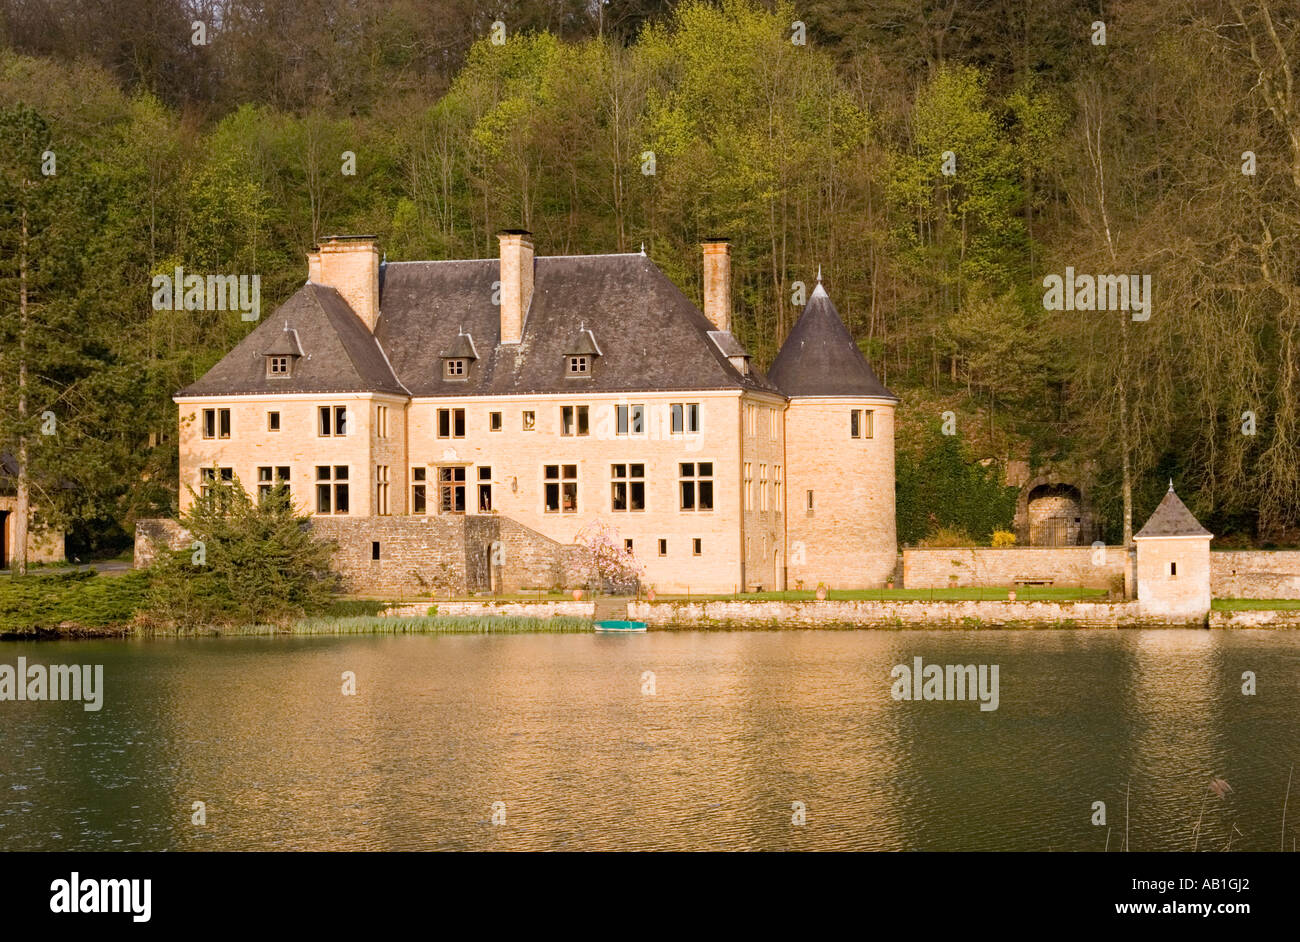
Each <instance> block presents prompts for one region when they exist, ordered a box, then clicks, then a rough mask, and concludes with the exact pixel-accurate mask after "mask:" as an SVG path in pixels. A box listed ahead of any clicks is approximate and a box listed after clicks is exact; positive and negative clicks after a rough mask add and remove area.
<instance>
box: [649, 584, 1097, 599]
mask: <svg viewBox="0 0 1300 942" xmlns="http://www.w3.org/2000/svg"><path fill="white" fill-rule="evenodd" d="M1009 591H1010V588H1009V587H1007V586H985V587H982V588H981V587H971V588H957V589H948V588H944V589H831V590H830V591H829V592H828V593H827V596H826V597H827V598H828V599H831V600H834V601H846V602H857V601H872V602H879V601H913V602H918V601H919V602H929V601H935V602H940V601H943V602H969V601H999V600H1005V599H1006V598H1007V593H1008V592H1009ZM1015 592H1016V601H1019V602H1042V601H1052V602H1070V601H1079V600H1084V599H1091V600H1094V601H1095V600H1099V599H1105V598H1106V590H1105V589H1085V588H1080V587H1078V586H1049V585H1031V586H1020V587H1019V588H1017V589H1016V590H1015ZM816 598H817V593H816V592H807V591H805V592H750V593H747V594H741V595H690V596H685V595H658V596H656V598H655V600H656V601H661V602H668V601H685V600H687V599H691V600H694V601H719V602H720V601H740V602H759V601H775V602H810V601H812V600H814V599H816Z"/></svg>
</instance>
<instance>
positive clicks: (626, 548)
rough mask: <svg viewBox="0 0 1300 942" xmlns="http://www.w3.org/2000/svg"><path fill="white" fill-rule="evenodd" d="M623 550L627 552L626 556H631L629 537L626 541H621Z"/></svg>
mask: <svg viewBox="0 0 1300 942" xmlns="http://www.w3.org/2000/svg"><path fill="white" fill-rule="evenodd" d="M623 549H624V550H626V551H627V554H628V555H629V556H631V555H632V539H631V537H629V538H628V539H626V540H624V541H623Z"/></svg>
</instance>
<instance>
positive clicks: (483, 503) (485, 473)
mask: <svg viewBox="0 0 1300 942" xmlns="http://www.w3.org/2000/svg"><path fill="white" fill-rule="evenodd" d="M478 512H479V513H481V514H490V513H491V512H492V469H491V468H488V467H480V468H479V469H478Z"/></svg>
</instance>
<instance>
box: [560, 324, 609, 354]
mask: <svg viewBox="0 0 1300 942" xmlns="http://www.w3.org/2000/svg"><path fill="white" fill-rule="evenodd" d="M567 352H568V353H569V354H570V355H571V356H597V357H598V356H600V355H601V353H600V347H598V346H596V338H595V337H594V336H592V333H591V331H590V330H586V329H582V330H579V331H578V336H577V337H575V338H574V339H573V342H572V343H571V344H569V349H568V351H567Z"/></svg>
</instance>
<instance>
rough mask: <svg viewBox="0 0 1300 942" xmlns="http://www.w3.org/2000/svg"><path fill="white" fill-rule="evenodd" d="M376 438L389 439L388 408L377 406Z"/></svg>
mask: <svg viewBox="0 0 1300 942" xmlns="http://www.w3.org/2000/svg"><path fill="white" fill-rule="evenodd" d="M375 436H376V437H377V438H387V437H388V406H375Z"/></svg>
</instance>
